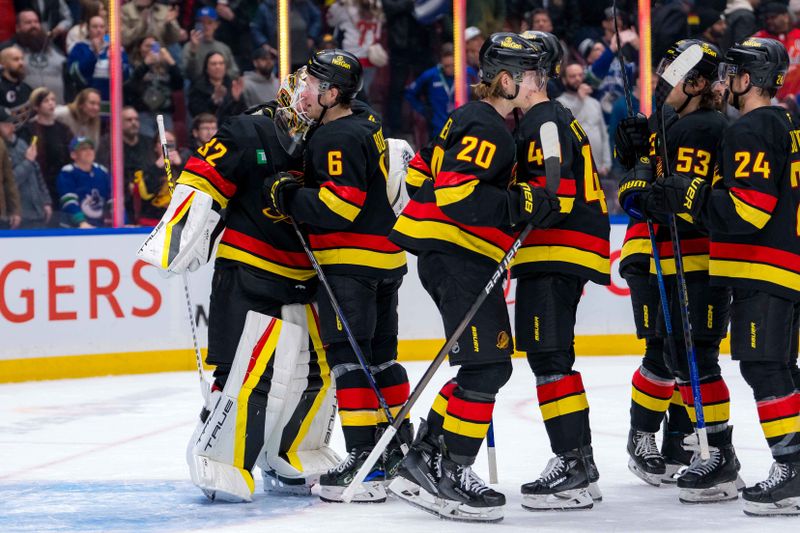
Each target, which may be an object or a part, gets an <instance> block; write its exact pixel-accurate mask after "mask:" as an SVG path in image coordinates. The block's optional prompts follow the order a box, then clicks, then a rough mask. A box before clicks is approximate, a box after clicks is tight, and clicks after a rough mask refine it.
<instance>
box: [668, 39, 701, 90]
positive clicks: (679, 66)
mask: <svg viewBox="0 0 800 533" xmlns="http://www.w3.org/2000/svg"><path fill="white" fill-rule="evenodd" d="M702 59H703V49H702V48H700V45H698V44H693V45H692V46H690V47H689V48H687V49H686V50H684V51H683V52H681V54H680V55H679V56H678V57H676V58H675V60H674V61H673V62H672V63H670V64H669V66H668V67H667V68H666V69H665V70H664V72H663V73H662V74H661V79H663V80H664V81H666V82H667V83H669V84H670V85H671V86H672V87H675V86H676V85H678V83H680V81H681V80H682V79H683V78H684V77H686V75H687V74H688V73H689V71H690V70H692V69H693V68H694V67H696V66H697V64H698V63H699V62H700V60H702Z"/></svg>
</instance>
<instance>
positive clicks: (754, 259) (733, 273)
mask: <svg viewBox="0 0 800 533" xmlns="http://www.w3.org/2000/svg"><path fill="white" fill-rule="evenodd" d="M710 252H711V254H710V255H711V259H710V260H709V265H708V269H709V273H710V274H711V276H718V277H725V278H737V279H742V280H749V281H752V280H758V281H763V282H767V283H771V284H773V285H777V286H779V287H783V288H785V289H789V290H791V291H795V292H800V255H797V254H793V253H791V252H787V251H785V250H779V249H777V248H770V247H768V246H758V245H755V244H734V243H722V242H712V243H711V248H710Z"/></svg>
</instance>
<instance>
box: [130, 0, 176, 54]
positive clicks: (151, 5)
mask: <svg viewBox="0 0 800 533" xmlns="http://www.w3.org/2000/svg"><path fill="white" fill-rule="evenodd" d="M121 18H122V25H121V29H122V46H125V47H126V48H129V47H131V46H132V45H133V44H134V43H136V42H137V41H140V40H142V39H144V38H145V37H146V36H147V35H153V36H154V37H155V38H156V39H158V41H159V42H161V43H164V45H166V46H169V45H171V44H173V43H177V42H180V41H183V40H185V39H186V31H185V30H183V29H182V28H181V27H180V26H179V25H178V7H177V6H165V5H163V4H157V3H155V2H154V0H133V1H132V2H128V3H127V4H125V5H123V6H122V16H121Z"/></svg>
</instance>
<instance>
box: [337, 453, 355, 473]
mask: <svg viewBox="0 0 800 533" xmlns="http://www.w3.org/2000/svg"><path fill="white" fill-rule="evenodd" d="M356 455H357V453H356V450H350V453H348V454H347V457H345V458H344V459H343V460H342V462H340V463H339V464H338V465H336V466H334V467H333V469H332V472H336V473H338V474H341V473H342V472H344V471H345V470H347V469H349V468H350V467H351V466H353V464H354V463H355V462H356Z"/></svg>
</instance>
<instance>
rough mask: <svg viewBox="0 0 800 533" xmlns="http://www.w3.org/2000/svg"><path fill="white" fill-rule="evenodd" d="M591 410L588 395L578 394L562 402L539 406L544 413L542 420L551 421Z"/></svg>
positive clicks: (563, 399)
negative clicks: (558, 417)
mask: <svg viewBox="0 0 800 533" xmlns="http://www.w3.org/2000/svg"><path fill="white" fill-rule="evenodd" d="M588 408H589V402H588V401H587V400H586V393H581V394H576V395H575V396H568V397H566V398H562V399H561V400H556V401H554V402H550V403H546V404H543V405H540V406H539V409H541V411H542V419H544V420H550V419H552V418H555V417H557V416H564V415H568V414H570V413H577V412H578V411H583V410H584V409H588Z"/></svg>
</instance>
